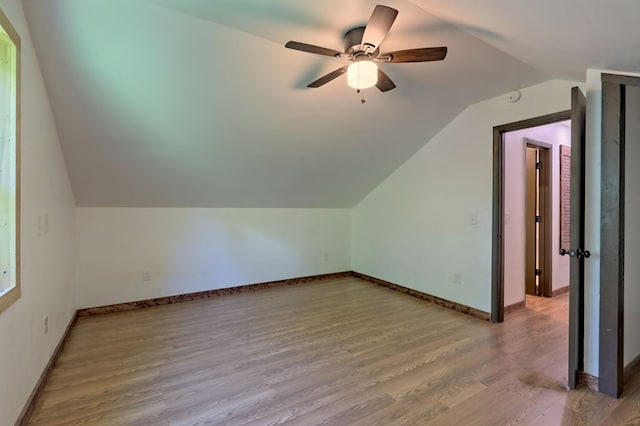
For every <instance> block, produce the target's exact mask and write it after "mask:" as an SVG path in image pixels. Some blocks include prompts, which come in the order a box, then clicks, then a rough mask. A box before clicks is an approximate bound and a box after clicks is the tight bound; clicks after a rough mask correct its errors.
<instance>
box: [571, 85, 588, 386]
mask: <svg viewBox="0 0 640 426" xmlns="http://www.w3.org/2000/svg"><path fill="white" fill-rule="evenodd" d="M586 104H587V100H586V98H585V96H584V95H583V94H582V91H581V90H580V88H578V87H574V88H573V89H571V206H570V210H571V236H570V242H571V248H570V250H569V253H568V254H570V255H571V260H570V279H569V387H570V388H572V389H573V388H575V387H576V386H577V384H578V381H579V373H580V372H581V371H583V370H584V259H585V258H584V256H583V255H580V252H579V251H582V250H584V194H585V175H584V164H585V121H586V118H585V114H586Z"/></svg>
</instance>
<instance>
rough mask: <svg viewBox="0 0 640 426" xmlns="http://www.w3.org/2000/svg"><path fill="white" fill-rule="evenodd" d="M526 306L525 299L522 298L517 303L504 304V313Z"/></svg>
mask: <svg viewBox="0 0 640 426" xmlns="http://www.w3.org/2000/svg"><path fill="white" fill-rule="evenodd" d="M526 306H527V302H526V301H525V300H523V301H522V302H518V303H514V304H512V305H509V306H505V307H504V313H505V314H510V313H513V312H516V311H519V310H522V309H524V308H525V307H526Z"/></svg>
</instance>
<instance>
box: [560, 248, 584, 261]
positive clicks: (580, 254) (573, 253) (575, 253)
mask: <svg viewBox="0 0 640 426" xmlns="http://www.w3.org/2000/svg"><path fill="white" fill-rule="evenodd" d="M565 255H568V256H569V257H577V258H585V259H588V258H589V257H591V252H590V251H589V250H582V249H569V250H567V249H563V248H561V249H560V256H565Z"/></svg>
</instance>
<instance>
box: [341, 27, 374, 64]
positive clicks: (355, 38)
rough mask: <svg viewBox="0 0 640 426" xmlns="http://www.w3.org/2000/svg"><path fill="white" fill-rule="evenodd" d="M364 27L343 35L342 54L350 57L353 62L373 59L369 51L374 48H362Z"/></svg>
mask: <svg viewBox="0 0 640 426" xmlns="http://www.w3.org/2000/svg"><path fill="white" fill-rule="evenodd" d="M365 28H366V27H356V28H353V29H351V30H349V31H347V33H346V34H345V35H344V52H345V53H346V54H347V55H349V56H351V57H352V59H353V60H354V61H363V60H370V59H371V58H372V57H374V55H373V54H374V53H375V52H374V51H373V50H371V48H373V47H374V46H368V47H369V49H367V46H364V50H363V46H362V37H363V35H364V30H365Z"/></svg>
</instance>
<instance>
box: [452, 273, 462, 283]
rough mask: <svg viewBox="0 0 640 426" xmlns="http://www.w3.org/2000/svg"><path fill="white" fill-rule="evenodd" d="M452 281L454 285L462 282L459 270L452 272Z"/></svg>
mask: <svg viewBox="0 0 640 426" xmlns="http://www.w3.org/2000/svg"><path fill="white" fill-rule="evenodd" d="M453 283H454V284H456V285H460V284H462V274H461V273H460V272H456V273H455V274H453Z"/></svg>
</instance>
